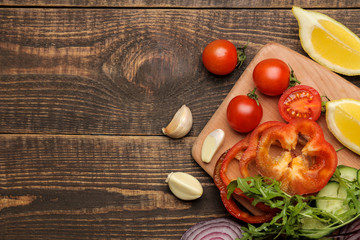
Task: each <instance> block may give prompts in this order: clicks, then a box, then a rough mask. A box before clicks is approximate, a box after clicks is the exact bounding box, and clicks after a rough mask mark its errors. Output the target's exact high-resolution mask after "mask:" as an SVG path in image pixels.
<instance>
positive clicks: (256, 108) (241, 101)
mask: <svg viewBox="0 0 360 240" xmlns="http://www.w3.org/2000/svg"><path fill="white" fill-rule="evenodd" d="M262 116H263V109H262V106H261V105H260V103H258V102H257V101H256V100H254V99H253V98H251V97H249V96H245V95H238V96H236V97H234V98H233V99H232V100H231V101H230V103H229V105H228V107H227V120H228V122H229V125H230V126H231V128H232V129H234V130H235V131H238V132H240V133H247V132H250V131H251V130H253V129H254V128H255V127H256V126H257V125H259V123H260V121H261V118H262Z"/></svg>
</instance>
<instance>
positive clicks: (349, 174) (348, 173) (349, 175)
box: [338, 165, 358, 182]
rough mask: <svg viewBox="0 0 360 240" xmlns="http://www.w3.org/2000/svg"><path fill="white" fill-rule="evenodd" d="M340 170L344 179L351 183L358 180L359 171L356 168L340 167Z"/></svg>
mask: <svg viewBox="0 0 360 240" xmlns="http://www.w3.org/2000/svg"><path fill="white" fill-rule="evenodd" d="M338 169H339V171H340V174H341V177H342V178H345V179H346V180H349V181H350V182H354V181H355V180H357V175H358V170H357V169H356V168H353V167H348V166H345V165H340V166H338Z"/></svg>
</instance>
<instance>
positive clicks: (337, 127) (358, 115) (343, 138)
mask: <svg viewBox="0 0 360 240" xmlns="http://www.w3.org/2000/svg"><path fill="white" fill-rule="evenodd" d="M326 122H327V125H328V128H329V130H330V132H331V133H332V134H333V135H334V136H335V137H336V138H337V139H338V140H339V141H340V142H341V143H342V144H343V145H344V146H346V147H347V148H349V149H350V150H352V151H353V152H355V153H357V154H360V101H358V100H355V99H351V98H342V99H339V100H334V101H329V102H327V103H326Z"/></svg>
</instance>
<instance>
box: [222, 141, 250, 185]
mask: <svg viewBox="0 0 360 240" xmlns="http://www.w3.org/2000/svg"><path fill="white" fill-rule="evenodd" d="M248 146H249V135H247V136H246V137H245V138H243V139H242V140H240V141H239V142H237V143H236V144H235V145H234V146H233V147H231V148H230V149H229V150H228V151H227V153H226V155H225V157H224V159H223V162H222V164H221V168H220V177H221V180H222V181H223V183H224V184H225V185H226V186H227V185H229V183H230V182H231V180H230V179H229V178H228V177H227V175H226V173H227V171H228V167H229V164H230V162H231V161H232V160H233V159H235V158H237V159H238V160H239V159H240V158H241V157H242V156H241V155H242V154H243V152H244V151H245V150H246V149H247V147H248ZM239 177H240V176H239ZM232 180H233V179H232Z"/></svg>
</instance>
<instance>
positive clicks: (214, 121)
mask: <svg viewBox="0 0 360 240" xmlns="http://www.w3.org/2000/svg"><path fill="white" fill-rule="evenodd" d="M266 58H278V59H281V60H283V61H284V62H286V63H288V64H289V65H290V66H291V67H292V68H293V70H294V73H295V75H296V77H297V79H298V80H300V81H301V83H302V84H304V85H308V86H311V87H313V88H315V89H317V90H318V92H319V93H320V95H321V96H325V95H326V96H328V97H329V98H330V99H331V100H335V99H339V98H354V99H358V100H360V89H359V88H358V87H356V86H355V85H353V84H352V83H350V82H348V81H347V80H345V79H343V78H342V77H340V76H339V75H337V74H335V73H333V72H331V71H329V70H328V69H326V68H324V67H323V66H321V65H319V64H318V63H316V62H314V61H312V60H311V59H309V58H307V57H305V56H303V55H301V54H299V53H297V52H295V51H293V50H291V49H289V48H287V47H285V46H282V45H280V44H276V43H269V44H267V45H265V46H264V47H263V48H262V49H261V50H260V51H259V52H258V54H257V55H256V56H255V57H254V59H253V60H252V61H251V62H250V64H249V66H248V67H247V68H246V69H245V71H244V73H243V74H242V76H241V77H240V78H239V80H238V81H237V82H236V83H235V84H234V86H233V88H232V89H231V91H230V92H229V94H228V95H227V96H226V98H225V99H224V101H223V102H222V103H221V105H220V106H219V108H218V109H217V110H216V112H215V113H214V115H213V116H212V117H211V119H210V120H209V122H208V123H207V124H206V125H205V127H204V129H203V130H202V131H201V133H200V134H199V136H198V137H197V139H196V140H195V142H194V145H193V148H192V156H193V158H194V159H195V161H196V162H197V163H198V164H199V165H200V166H201V167H202V168H203V169H204V170H205V171H206V172H207V173H208V174H209V175H210V176H212V175H213V170H214V165H215V163H216V161H217V159H219V157H220V155H221V154H222V153H223V152H225V151H226V150H227V149H229V148H230V147H232V146H233V145H234V144H235V143H236V142H238V141H239V140H241V139H242V138H244V137H245V135H244V134H239V133H237V132H235V131H234V130H232V129H231V128H230V126H229V125H228V123H227V120H226V109H227V105H228V103H229V102H230V100H231V99H232V98H233V97H235V96H237V95H246V94H247V93H248V92H249V91H250V90H253V89H254V87H255V85H254V83H253V80H252V72H253V69H254V67H255V66H256V64H257V63H259V62H260V61H261V60H264V59H266ZM257 92H258V91H257ZM258 96H259V101H260V102H261V104H262V107H263V119H262V121H261V122H266V121H269V120H278V121H283V120H282V118H281V116H280V114H279V112H278V108H277V102H278V99H279V97H269V96H265V95H263V94H261V93H260V92H258ZM317 122H318V123H319V124H320V126H321V127H322V129H323V131H324V134H325V138H326V140H327V141H329V142H330V143H331V144H332V145H333V146H334V148H335V149H339V148H341V147H342V145H341V144H340V143H339V142H338V141H337V140H336V139H335V138H334V137H333V135H332V134H331V133H330V132H329V130H328V128H327V125H326V121H325V116H321V117H320V119H319V120H318V121H317ZM218 128H221V129H223V130H224V132H225V141H224V143H223V145H222V147H221V148H220V149H219V150H218V151H217V153H216V154H215V156H214V157H213V159H212V160H211V162H210V163H204V162H202V161H201V147H202V143H203V141H204V139H205V138H206V136H207V135H208V134H209V133H211V132H212V131H213V130H215V129H218ZM359 137H360V136H359ZM338 160H339V164H344V165H348V166H352V167H356V168H360V156H359V155H357V154H355V153H353V152H352V151H350V150H348V149H343V150H340V151H338ZM234 164H235V163H234ZM229 176H230V177H232V178H236V177H237V176H239V172H238V167H237V166H234V167H229Z"/></svg>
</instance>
